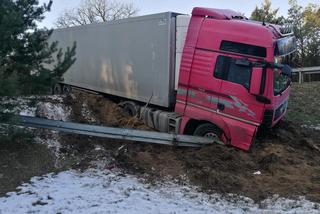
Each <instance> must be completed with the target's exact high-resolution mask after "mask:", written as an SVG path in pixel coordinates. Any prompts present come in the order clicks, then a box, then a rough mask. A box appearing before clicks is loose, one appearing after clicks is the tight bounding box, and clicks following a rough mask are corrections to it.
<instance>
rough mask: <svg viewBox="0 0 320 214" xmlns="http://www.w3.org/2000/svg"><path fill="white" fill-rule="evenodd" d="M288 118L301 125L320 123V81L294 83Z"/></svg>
mask: <svg viewBox="0 0 320 214" xmlns="http://www.w3.org/2000/svg"><path fill="white" fill-rule="evenodd" d="M286 119H287V120H289V121H292V122H294V123H297V124H301V125H308V126H310V125H315V126H317V125H320V82H310V83H303V84H298V83H294V84H293V85H292V90H291V95H290V99H289V108H288V112H287V114H286Z"/></svg>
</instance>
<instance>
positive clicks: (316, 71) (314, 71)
mask: <svg viewBox="0 0 320 214" xmlns="http://www.w3.org/2000/svg"><path fill="white" fill-rule="evenodd" d="M292 72H293V73H294V74H295V73H298V75H299V84H301V83H303V81H304V77H303V75H305V74H320V66H317V67H305V68H294V69H292Z"/></svg>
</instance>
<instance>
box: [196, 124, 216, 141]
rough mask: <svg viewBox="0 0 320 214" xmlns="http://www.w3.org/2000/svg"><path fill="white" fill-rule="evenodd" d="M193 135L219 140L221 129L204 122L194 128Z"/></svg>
mask: <svg viewBox="0 0 320 214" xmlns="http://www.w3.org/2000/svg"><path fill="white" fill-rule="evenodd" d="M193 135H195V136H201V137H208V138H210V139H217V140H221V136H222V131H221V130H220V129H219V128H218V127H217V126H215V125H213V124H211V123H204V124H201V125H199V126H198V127H197V128H196V130H195V131H194V133H193Z"/></svg>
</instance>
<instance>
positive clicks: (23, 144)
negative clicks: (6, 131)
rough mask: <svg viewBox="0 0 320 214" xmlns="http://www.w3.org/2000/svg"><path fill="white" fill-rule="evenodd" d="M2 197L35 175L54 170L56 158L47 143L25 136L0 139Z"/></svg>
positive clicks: (0, 186)
mask: <svg viewBox="0 0 320 214" xmlns="http://www.w3.org/2000/svg"><path fill="white" fill-rule="evenodd" d="M0 157H1V158H0V197H1V196H3V195H5V194H6V193H7V192H10V191H14V190H15V189H16V187H18V186H19V185H21V184H22V183H24V182H27V181H29V179H30V178H31V177H33V176H41V175H43V174H46V173H50V172H54V171H55V167H54V158H53V156H52V154H51V153H50V151H49V150H48V149H47V147H46V146H45V145H40V144H36V143H32V140H30V139H28V138H26V137H25V136H16V137H14V138H12V137H11V138H6V137H4V136H1V139H0Z"/></svg>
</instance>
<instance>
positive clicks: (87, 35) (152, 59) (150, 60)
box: [51, 12, 176, 107]
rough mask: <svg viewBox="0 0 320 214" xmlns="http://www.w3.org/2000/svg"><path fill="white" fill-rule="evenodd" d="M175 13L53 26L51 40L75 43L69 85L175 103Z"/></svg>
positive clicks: (165, 104)
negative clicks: (62, 27)
mask: <svg viewBox="0 0 320 214" xmlns="http://www.w3.org/2000/svg"><path fill="white" fill-rule="evenodd" d="M175 16H176V15H175V14H173V13H170V12H167V13H161V14H154V15H148V16H141V17H136V18H129V19H123V20H118V21H113V22H107V23H101V24H91V25H85V26H79V27H72V28H65V29H58V30H55V31H54V32H53V34H52V37H51V41H59V46H60V47H62V48H65V47H67V46H72V44H73V42H74V41H76V43H77V49H76V52H77V53H76V58H77V60H76V62H75V64H74V65H73V66H72V67H71V68H70V69H69V70H68V71H67V73H66V74H65V75H64V82H65V83H66V84H69V85H73V86H77V87H81V88H85V89H90V90H94V91H97V92H102V93H107V94H111V95H115V96H120V97H124V98H128V99H132V100H137V101H141V102H148V100H149V99H150V98H151V102H150V103H151V104H154V105H158V106H162V107H171V106H172V105H173V104H174V100H175V98H174V96H175V95H174V82H175V80H174V76H175V74H174V70H175V69H174V67H175V60H174V59H175V38H174V37H175Z"/></svg>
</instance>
